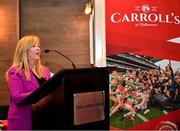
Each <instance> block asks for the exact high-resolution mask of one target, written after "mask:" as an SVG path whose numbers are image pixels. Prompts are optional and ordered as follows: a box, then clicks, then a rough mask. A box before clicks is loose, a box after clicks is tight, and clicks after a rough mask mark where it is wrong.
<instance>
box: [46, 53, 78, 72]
mask: <svg viewBox="0 0 180 131" xmlns="http://www.w3.org/2000/svg"><path fill="white" fill-rule="evenodd" d="M49 51H54V52H56V53H58V54H60V55H62V56H64V57H65V58H66V59H68V60H69V61H70V62H71V64H72V66H73V68H74V69H75V68H76V66H75V64H74V63H73V62H72V60H71V59H69V58H68V57H67V56H65V55H63V54H62V53H60V52H58V51H57V50H45V51H44V52H45V53H48V52H49Z"/></svg>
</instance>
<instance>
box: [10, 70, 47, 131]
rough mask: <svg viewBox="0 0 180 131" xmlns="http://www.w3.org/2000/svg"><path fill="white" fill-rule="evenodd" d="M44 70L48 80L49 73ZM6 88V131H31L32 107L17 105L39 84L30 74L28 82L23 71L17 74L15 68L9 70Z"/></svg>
mask: <svg viewBox="0 0 180 131" xmlns="http://www.w3.org/2000/svg"><path fill="white" fill-rule="evenodd" d="M45 69H46V74H47V75H46V77H45V79H46V80H48V79H49V78H50V71H49V69H48V68H45ZM8 86H9V92H10V105H9V111H8V127H7V129H8V130H31V129H32V105H25V106H18V105H17V103H18V102H20V101H21V100H23V99H24V98H25V97H27V96H28V95H29V94H31V93H32V92H34V91H35V90H36V89H37V88H38V87H39V84H38V82H37V80H36V78H35V77H34V75H33V73H32V72H31V73H30V80H29V81H28V80H26V78H25V74H24V72H23V71H21V72H17V68H14V67H13V68H11V69H10V70H9V79H8Z"/></svg>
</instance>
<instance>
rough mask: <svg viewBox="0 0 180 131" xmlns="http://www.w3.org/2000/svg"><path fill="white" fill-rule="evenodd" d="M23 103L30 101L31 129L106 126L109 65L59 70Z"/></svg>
mask: <svg viewBox="0 0 180 131" xmlns="http://www.w3.org/2000/svg"><path fill="white" fill-rule="evenodd" d="M26 104H32V105H33V120H32V123H33V130H38V129H41V130H51V129H52V130H57V129H64V130H68V129H73V130H74V129H84V130H92V129H96V130H108V129H109V72H108V69H107V68H106V67H102V68H83V69H65V70H61V71H59V72H58V73H57V74H55V75H54V76H53V77H52V78H51V79H50V80H49V81H47V82H46V83H44V84H43V85H42V86H41V87H39V88H38V89H37V90H36V91H35V92H34V93H32V94H31V95H29V96H28V97H27V98H26V99H24V100H23V101H21V102H20V105H21V106H23V105H26Z"/></svg>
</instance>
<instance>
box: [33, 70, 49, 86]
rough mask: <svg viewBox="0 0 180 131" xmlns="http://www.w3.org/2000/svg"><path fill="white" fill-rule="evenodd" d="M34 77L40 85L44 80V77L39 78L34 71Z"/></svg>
mask: <svg viewBox="0 0 180 131" xmlns="http://www.w3.org/2000/svg"><path fill="white" fill-rule="evenodd" d="M32 73H33V72H32ZM33 75H34V77H35V78H36V80H37V82H38V83H39V86H41V85H42V84H43V83H45V82H46V79H45V78H43V77H41V79H39V78H38V77H37V76H36V75H35V74H34V73H33Z"/></svg>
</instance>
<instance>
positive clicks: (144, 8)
mask: <svg viewBox="0 0 180 131" xmlns="http://www.w3.org/2000/svg"><path fill="white" fill-rule="evenodd" d="M141 9H142V11H143V12H145V13H147V12H149V11H150V10H151V8H150V6H149V5H148V4H144V5H142V7H141Z"/></svg>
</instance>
